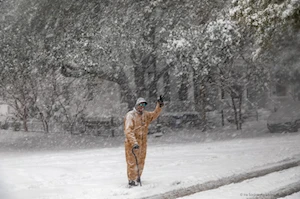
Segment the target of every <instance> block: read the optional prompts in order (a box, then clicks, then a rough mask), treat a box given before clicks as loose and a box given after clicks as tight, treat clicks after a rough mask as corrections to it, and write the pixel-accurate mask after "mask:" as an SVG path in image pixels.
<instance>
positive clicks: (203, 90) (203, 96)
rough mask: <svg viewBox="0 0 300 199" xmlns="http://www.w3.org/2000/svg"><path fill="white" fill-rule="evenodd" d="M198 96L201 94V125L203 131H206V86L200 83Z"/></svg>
mask: <svg viewBox="0 0 300 199" xmlns="http://www.w3.org/2000/svg"><path fill="white" fill-rule="evenodd" d="M200 94H201V115H202V123H203V130H202V131H206V130H207V118H206V105H207V104H206V86H205V83H204V82H202V84H201V86H200Z"/></svg>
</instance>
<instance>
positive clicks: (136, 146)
mask: <svg viewBox="0 0 300 199" xmlns="http://www.w3.org/2000/svg"><path fill="white" fill-rule="evenodd" d="M139 148H140V146H139V145H138V144H134V145H133V147H132V149H139Z"/></svg>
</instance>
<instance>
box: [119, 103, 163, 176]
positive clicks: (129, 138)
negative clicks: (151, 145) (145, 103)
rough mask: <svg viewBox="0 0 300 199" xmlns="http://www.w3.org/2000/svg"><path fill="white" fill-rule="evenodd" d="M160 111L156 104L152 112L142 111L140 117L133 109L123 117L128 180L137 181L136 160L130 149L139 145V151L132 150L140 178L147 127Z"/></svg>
mask: <svg viewBox="0 0 300 199" xmlns="http://www.w3.org/2000/svg"><path fill="white" fill-rule="evenodd" d="M161 110H162V108H161V107H160V106H159V103H157V104H156V108H155V110H154V111H153V112H148V111H143V114H141V115H140V114H139V113H138V112H137V111H136V110H135V109H133V110H132V111H129V112H128V113H127V114H126V116H125V120H124V133H125V136H126V137H125V155H126V162H127V176H128V180H135V181H136V180H137V179H138V169H137V165H136V160H135V157H134V155H133V153H132V147H133V145H134V144H138V145H139V149H136V150H134V153H135V155H136V156H137V161H138V165H139V174H140V176H141V175H142V172H143V169H144V164H145V158H146V150H147V135H148V126H149V124H150V123H151V122H152V121H153V120H155V119H156V118H157V117H158V116H159V114H160V112H161Z"/></svg>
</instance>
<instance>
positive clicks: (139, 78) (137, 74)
mask: <svg viewBox="0 0 300 199" xmlns="http://www.w3.org/2000/svg"><path fill="white" fill-rule="evenodd" d="M134 82H135V85H136V95H137V97H146V86H145V69H144V68H143V67H142V66H135V67H134Z"/></svg>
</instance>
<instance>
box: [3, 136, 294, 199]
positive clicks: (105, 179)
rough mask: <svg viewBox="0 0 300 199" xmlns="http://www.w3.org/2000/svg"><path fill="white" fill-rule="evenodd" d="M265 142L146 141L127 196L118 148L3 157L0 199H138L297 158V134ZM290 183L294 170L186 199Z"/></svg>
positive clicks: (121, 151) (256, 190)
mask: <svg viewBox="0 0 300 199" xmlns="http://www.w3.org/2000/svg"><path fill="white" fill-rule="evenodd" d="M186 135H188V134H186ZM186 135H185V136H186ZM268 135H269V136H258V137H253V138H247V139H246V138H243V137H242V136H241V138H235V139H224V140H219V141H218V140H215V139H214V140H210V139H206V141H203V142H183V143H180V142H178V143H173V144H171V143H166V144H163V142H162V141H161V140H160V141H159V144H154V141H155V138H151V139H152V141H150V144H149V147H148V153H147V159H146V164H145V170H144V173H143V176H142V183H143V186H141V187H134V188H131V189H129V188H127V177H126V164H125V154H124V148H123V146H122V144H121V145H119V146H116V147H110V148H100V149H95V148H94V149H80V150H62V151H40V152H24V153H20V152H9V153H5V152H2V153H0V159H1V161H0V198H1V199H2V198H3V199H99V198H101V199H105V198H107V199H114V198H118V199H119V198H124V199H126V198H130V199H131V198H143V197H147V196H152V195H157V194H160V193H165V192H168V191H171V190H175V189H179V188H184V187H189V186H192V185H196V184H200V183H205V182H207V181H212V180H218V179H221V178H223V177H228V176H232V175H235V174H240V173H245V172H249V171H251V170H256V169H258V168H261V167H267V166H270V165H272V164H275V163H277V162H280V161H283V160H293V159H299V158H300V144H299V143H300V134H299V133H291V134H276V135H273V134H272V135H271V134H268ZM167 136H168V135H166V137H167ZM179 137H180V135H179ZM196 137H197V136H196ZM160 139H163V138H160ZM293 182H300V169H299V167H293V168H290V169H287V170H284V171H281V172H276V173H271V174H268V175H266V176H263V177H260V178H257V179H255V178H254V179H249V180H246V181H243V182H241V183H238V184H230V185H226V186H222V187H219V188H217V189H214V190H208V191H204V192H200V193H197V194H194V195H191V196H186V197H183V198H204V199H209V198H219V199H222V198H233V199H234V198H241V199H246V198H249V197H248V196H247V195H246V194H250V195H251V194H252V196H255V194H262V193H267V192H269V191H273V189H277V188H280V187H282V186H285V185H287V184H290V183H293ZM295 198H299V193H296V194H293V195H291V196H288V197H286V199H295Z"/></svg>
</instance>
